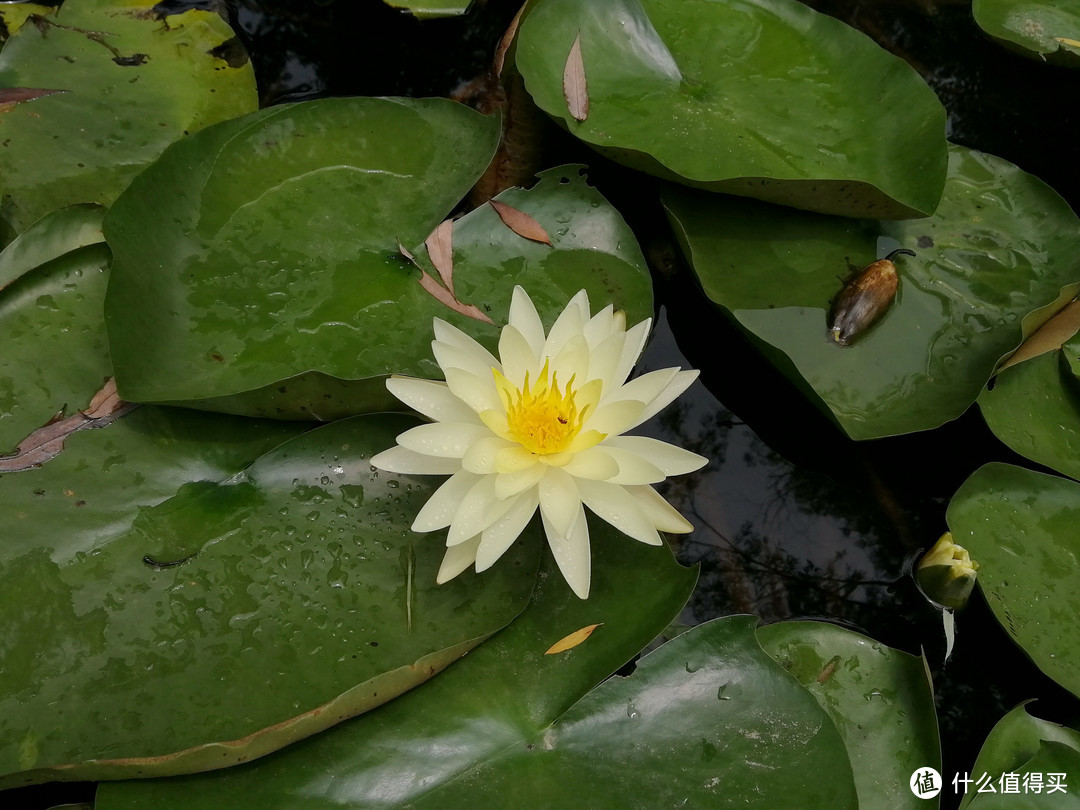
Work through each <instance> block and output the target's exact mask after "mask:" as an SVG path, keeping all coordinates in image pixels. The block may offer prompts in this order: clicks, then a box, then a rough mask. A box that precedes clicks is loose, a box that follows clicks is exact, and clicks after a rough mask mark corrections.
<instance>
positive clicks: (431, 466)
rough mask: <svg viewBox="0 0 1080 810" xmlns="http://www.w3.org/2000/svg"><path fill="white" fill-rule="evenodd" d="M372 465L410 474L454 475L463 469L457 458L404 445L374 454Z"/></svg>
mask: <svg viewBox="0 0 1080 810" xmlns="http://www.w3.org/2000/svg"><path fill="white" fill-rule="evenodd" d="M371 466H373V467H378V468H379V469H380V470H386V471H387V472H394V473H406V474H410V475H453V474H454V473H456V472H458V471H459V470H460V469H461V461H460V460H459V459H456V458H436V457H434V456H425V455H423V454H422V453H416V452H413V451H412V450H408V449H406V448H404V447H391V448H390V449H389V450H383V451H382V452H381V453H376V454H375V455H374V456H372V458H371Z"/></svg>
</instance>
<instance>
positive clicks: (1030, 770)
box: [968, 742, 1080, 810]
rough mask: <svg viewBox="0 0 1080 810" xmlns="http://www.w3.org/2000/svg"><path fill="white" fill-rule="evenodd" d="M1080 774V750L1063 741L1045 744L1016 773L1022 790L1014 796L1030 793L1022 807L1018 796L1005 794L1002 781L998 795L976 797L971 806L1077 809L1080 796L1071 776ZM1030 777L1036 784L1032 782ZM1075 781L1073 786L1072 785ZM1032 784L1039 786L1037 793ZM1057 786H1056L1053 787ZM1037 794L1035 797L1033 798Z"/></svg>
mask: <svg viewBox="0 0 1080 810" xmlns="http://www.w3.org/2000/svg"><path fill="white" fill-rule="evenodd" d="M1078 772H1080V751H1077V750H1076V749H1075V748H1074V747H1072V746H1070V745H1065V744H1063V743H1060V742H1044V743H1043V744H1042V745H1040V746H1039V750H1038V751H1037V752H1036V754H1035V756H1033V757H1032V758H1031V759H1030V760H1028V761H1027V762H1026V763H1024V764H1023V765H1022V766H1020V768H1018V769H1017V771H1016V774H1015V776H1016V781H1017V782H1018V783H1019V789H1017V790H1015V791H1012V790H1011V791H1010V792H1011V793H1014V794H1015V793H1021V794H1022V793H1023V792H1024V791H1025V790H1027V799H1026V802H1025V803H1024V804H1023V805H1020V804H1019V802H1018V801H1017V796H1016V795H1010V794H1009V793H1005V792H1004V790H1003V785H1002V783H1001V782H999V783H998V786H997V791H998V792H996V793H988V792H987V793H982V794H977V795H976V796H975V798H974V800H973V801H972V803H971V804H970V805H968V806H969V807H973V808H975V810H1010V808H1016V807H1017V806H1024V807H1038V808H1050V810H1077V808H1080V794H1077V792H1076V789H1075V777H1074V778H1073V779H1072V780H1070V775H1071V774H1075V773H1078ZM1029 774H1030V775H1031V777H1034V782H1032V783H1029ZM1070 781H1072V783H1073V784H1071V785H1070V784H1069V783H1070ZM1030 784H1037V785H1038V786H1039V787H1038V789H1037V790H1035V789H1031V787H1030ZM1055 784H1056V787H1055V786H1054V785H1055ZM1032 794H1034V795H1032Z"/></svg>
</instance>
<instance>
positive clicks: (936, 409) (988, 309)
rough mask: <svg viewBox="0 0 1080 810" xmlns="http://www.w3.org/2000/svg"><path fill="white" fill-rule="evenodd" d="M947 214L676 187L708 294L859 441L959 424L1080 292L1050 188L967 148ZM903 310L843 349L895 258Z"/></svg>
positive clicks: (1072, 249) (957, 155) (956, 156)
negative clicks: (882, 271)
mask: <svg viewBox="0 0 1080 810" xmlns="http://www.w3.org/2000/svg"><path fill="white" fill-rule="evenodd" d="M949 166H950V169H949V181H948V183H947V184H946V187H945V196H944V198H943V199H942V202H941V206H940V207H939V208H938V211H937V213H936V214H935V215H934V216H933V217H929V218H926V219H921V220H905V221H899V222H893V221H878V220H865V219H864V220H854V219H845V218H839V217H827V216H822V215H815V214H810V213H805V212H799V211H792V210H790V209H784V208H779V207H775V206H768V205H765V204H762V203H750V202H746V201H737V200H733V199H731V198H725V197H721V196H718V195H707V194H703V193H700V192H690V191H687V190H683V189H678V188H676V187H671V188H670V189H668V190H666V191H665V193H664V204H665V206H666V207H667V210H668V214H669V217H670V218H671V220H672V222H673V223H674V226H675V229H676V233H677V236H678V238H679V241H680V243H681V245H682V247H683V250H684V252H685V254H686V256H687V257H688V259H689V261H690V263H691V265H692V267H693V269H694V272H695V274H696V275H697V277H698V279H699V281H700V282H701V284H702V286H703V288H704V290H705V294H706V295H707V296H708V297H709V298H710V299H711V300H713V301H714V302H716V303H717V304H719V305H720V307H721V308H722V309H723V310H724V311H725V312H726V313H727V314H729V316H730V317H731V318H733V319H734V321H735V322H736V323H737V324H738V325H739V326H740V327H741V328H742V329H744V330H745V331H746V332H747V333H749V335H750V336H751V338H752V339H753V340H754V341H755V342H756V343H757V344H758V345H759V346H760V347H761V348H762V350H763V351H764V352H765V354H766V355H767V356H768V357H769V359H770V360H772V362H773V363H774V364H776V365H777V367H778V368H780V370H782V371H783V372H784V373H785V374H786V375H788V376H789V377H790V378H791V379H792V380H793V381H794V382H795V383H796V385H798V386H800V387H801V388H802V389H803V390H804V391H805V392H806V393H807V394H808V396H810V398H811V399H812V400H813V401H815V402H816V403H817V404H818V405H819V406H820V407H821V408H822V409H823V410H824V411H825V412H826V413H827V414H830V415H831V416H832V417H833V418H834V419H835V420H836V422H837V423H838V424H839V425H840V426H841V427H842V428H843V429H844V431H846V432H847V434H848V435H849V436H851V437H852V438H854V439H871V438H877V437H881V436H890V435H894V434H900V433H909V432H912V431H917V430H927V429H930V428H934V427H937V426H939V425H941V424H943V423H944V422H947V421H949V420H951V419H954V418H956V417H957V416H959V415H960V414H961V413H963V411H964V410H965V409H966V408H967V407H968V406H969V405H970V404H971V403H972V402H973V401H974V400H975V399H976V397H977V396H978V395H979V392H980V390H981V389H982V387H983V385H984V384H985V383H986V381H987V380H988V379H989V378H990V375H991V374H992V372H993V370H994V368H995V366H996V364H997V362H998V361H999V359H1000V358H1001V357H1002V356H1003V355H1005V354H1006V353H1008V352H1009V351H1011V350H1012V349H1015V348H1016V347H1017V346H1018V345H1019V344H1020V343H1021V341H1022V340H1023V339H1024V337H1025V336H1026V335H1028V334H1030V333H1032V332H1034V331H1035V329H1037V328H1038V326H1039V325H1041V323H1042V322H1043V321H1045V320H1046V319H1047V318H1049V317H1050V316H1051V315H1052V314H1053V313H1054V312H1056V311H1057V310H1058V309H1060V308H1061V307H1063V306H1064V305H1065V304H1066V303H1067V302H1068V301H1069V300H1070V299H1071V298H1072V297H1073V295H1075V293H1076V290H1077V289H1078V288H1080V284H1078V283H1077V282H1078V281H1080V267H1078V266H1077V264H1076V258H1075V257H1076V255H1077V254H1078V252H1080V221H1078V220H1077V217H1076V215H1075V214H1074V213H1073V212H1072V210H1071V209H1070V208H1069V206H1068V204H1067V203H1066V202H1065V201H1064V200H1062V199H1061V198H1060V197H1059V196H1058V195H1057V194H1056V193H1055V192H1054V191H1053V190H1052V189H1051V188H1050V187H1049V186H1047V185H1046V184H1045V183H1043V182H1042V181H1040V180H1038V179H1036V178H1034V177H1032V176H1031V175H1029V174H1026V173H1025V172H1022V171H1021V170H1019V169H1018V168H1016V167H1015V166H1013V165H1012V164H1010V163H1007V162H1006V161H1004V160H1001V159H1000V158H996V157H993V156H991V155H986V154H982V153H979V152H974V151H971V150H968V149H964V148H963V147H958V146H954V147H952V148H951V152H950V162H949ZM900 247H903V248H908V249H910V250H913V251H914V252H915V253H916V256H915V257H908V256H905V257H898V258H897V260H896V262H897V267H898V268H899V276H900V287H899V293H898V294H897V296H896V300H895V302H894V303H893V304H892V308H891V309H889V310H888V311H887V313H886V314H885V315H884V317H883V318H882V319H881V320H880V321H879V322H878V323H877V325H876V326H874V327H872V328H871V329H870V330H869V331H867V332H866V333H865V334H864V335H863V336H862V337H861V338H859V339H857V340H856V341H855V342H854V345H851V346H839V345H837V344H836V343H835V342H834V341H832V340H830V338H829V331H828V321H827V319H828V315H829V309H830V304H831V302H832V301H833V299H834V298H835V297H836V296H837V295H838V293H839V292H840V290H841V289H842V288H843V287H844V281H845V277H847V276H849V275H850V274H852V273H853V272H855V271H857V270H858V269H859V268H861V267H863V266H865V265H868V264H870V263H871V262H872V261H874V260H875V259H877V258H879V257H881V256H884V255H885V254H887V253H890V252H891V251H892V250H894V249H897V248H900Z"/></svg>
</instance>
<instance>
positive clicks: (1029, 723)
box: [960, 703, 1080, 808]
mask: <svg viewBox="0 0 1080 810" xmlns="http://www.w3.org/2000/svg"><path fill="white" fill-rule="evenodd" d="M1045 742H1054V743H1059V744H1061V745H1065V746H1068V747H1069V748H1072V749H1073V750H1074V751H1076V752H1078V753H1080V732H1077V731H1074V730H1073V729H1071V728H1065V727H1064V726H1059V725H1058V724H1057V723H1050V722H1047V721H1046V720H1040V719H1039V718H1038V717H1032V716H1031V715H1030V714H1028V712H1027V708H1026V704H1023V703H1022V704H1020V705H1019V706H1017V707H1016V708H1015V709H1013V710H1012V711H1010V712H1009V713H1008V714H1006V715H1005V716H1004V717H1002V718H1001V719H1000V720H999V721H998V722H997V725H995V726H994V727H993V729H991V731H990V734H989V735H987V737H986V741H985V742H984V743H983V746H982V749H981V750H980V751H979V756H978V758H977V759H976V760H975V764H974V765H973V766H972V768H971V773H972V774H975V776H976V777H981V776H982V775H983V774H989V775H990V776H991V777H992V779H993V781H994V782H997V783H998V787H999V789H1000V784H1001V783H1000V777H1001V775H1002V774H1006V773H1015V774H1019V773H1020V772H1021V771H1023V772H1025V773H1028V772H1031V771H1032V770H1033V769H1032V768H1030V767H1027V768H1025V767H1024V766H1025V765H1029V763H1030V762H1031V760H1032V758H1033V757H1036V756H1038V755H1039V752H1040V749H1041V748H1042V746H1043V744H1044V743H1045ZM1039 773H1045V771H1039ZM1020 789H1021V790H1023V784H1021V785H1020ZM984 795H985V794H984ZM1028 795H1031V794H1030V793H1028ZM1048 795H1049V794H1048ZM976 798H978V794H977V793H975V792H974V791H973V790H971V791H969V792H968V793H966V794H964V797H963V798H962V799H961V800H960V807H961V808H965V807H967V806H968V805H969V804H971V802H972V800H974V799H976ZM1015 801H1016V800H1015V799H1014V800H1013V802H1014V804H1015ZM979 806H982V805H981V803H980V805H979ZM1040 806H1043V805H1040ZM1045 806H1053V805H1045Z"/></svg>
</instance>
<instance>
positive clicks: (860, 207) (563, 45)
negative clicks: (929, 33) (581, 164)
mask: <svg viewBox="0 0 1080 810" xmlns="http://www.w3.org/2000/svg"><path fill="white" fill-rule="evenodd" d="M575 41H577V42H579V46H578V49H577V50H578V51H579V52H580V54H581V64H582V65H583V72H581V75H578V76H577V77H576V80H575V81H574V82H573V83H572V84H568V83H567V80H566V79H564V76H565V75H567V73H566V72H567V70H568V68H567V61H568V56H569V54H570V53H571V51H572V48H573V46H574V43H575ZM516 62H517V67H518V69H519V70H520V71H521V74H522V76H523V77H524V79H525V84H526V87H527V88H528V90H529V93H530V94H531V95H532V97H533V99H534V100H535V101H536V103H537V105H538V106H539V107H540V108H541V109H543V110H544V111H545V112H547V113H548V114H549V115H551V116H553V117H554V118H555V119H556V120H558V121H560V122H561V123H562V124H563V125H565V126H566V127H567V128H568V129H569V131H570V132H571V133H572V134H573V135H575V136H576V137H578V138H580V139H582V140H583V141H585V142H586V143H588V144H590V145H592V146H594V147H597V148H599V149H601V151H603V152H604V153H605V154H607V155H609V156H610V157H612V158H613V159H615V160H618V161H620V162H623V163H626V164H627V165H630V166H632V167H634V168H637V169H642V170H644V171H647V172H650V173H652V174H656V175H658V176H660V177H664V178H667V179H673V180H677V181H679V182H682V183H685V184H688V185H692V186H698V187H701V188H707V189H709V190H712V191H724V192H728V193H733V194H741V195H746V196H750V197H756V198H758V199H763V200H768V201H770V202H777V203H783V204H785V205H791V206H795V207H798V208H805V209H809V210H813V211H821V212H825V213H831V214H842V215H846V216H860V217H891V218H903V217H911V216H924V215H926V214H930V213H932V212H933V211H934V209H935V208H936V207H937V204H938V201H939V199H940V198H941V191H942V186H943V184H944V182H945V168H946V144H945V110H944V108H943V107H942V106H941V104H940V102H939V101H938V100H937V97H936V96H935V95H934V93H933V91H931V90H930V88H929V87H927V85H926V84H925V83H924V82H923V81H922V79H921V78H920V77H919V76H918V74H917V73H916V72H915V71H914V70H913V69H912V68H911V67H910V66H909V65H907V64H906V63H905V62H903V60H901V59H898V58H897V57H895V56H893V55H892V54H890V53H888V52H886V51H884V50H882V49H881V48H879V47H878V46H877V45H875V44H874V43H873V42H872V41H871V40H869V39H868V38H867V37H865V36H864V35H863V34H861V33H859V32H858V31H856V30H854V29H852V28H850V27H848V26H846V25H844V24H843V23H841V22H839V21H838V20H835V19H832V18H831V17H827V16H826V15H824V14H819V13H817V12H815V11H813V10H811V9H809V8H807V7H806V6H804V5H802V4H801V3H798V2H795V1H794V0H753V2H751V0H729V1H728V2H723V3H717V2H709V1H708V0H613V1H612V2H605V3H598V4H597V3H586V4H583V3H580V2H576V0H543V2H538V3H535V4H533V6H532V7H531V8H530V11H529V13H528V15H527V16H526V18H525V20H524V21H523V23H522V25H521V30H520V32H519V34H518V41H517V55H516ZM568 87H571V88H572V90H568V89H567V88H568ZM571 92H572V93H573V100H574V101H575V103H570V100H571V98H572V97H571V95H568V93H571ZM582 92H585V93H586V94H587V95H586V99H587V102H586V104H585V105H584V106H585V107H587V114H586V115H585V116H582V115H581V112H580V110H581V107H582V105H581V104H580V103H577V102H580V101H581V99H580V98H579V97H580V95H581V94H582ZM572 110H573V111H575V112H577V114H576V115H575V114H572Z"/></svg>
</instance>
